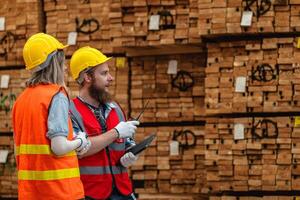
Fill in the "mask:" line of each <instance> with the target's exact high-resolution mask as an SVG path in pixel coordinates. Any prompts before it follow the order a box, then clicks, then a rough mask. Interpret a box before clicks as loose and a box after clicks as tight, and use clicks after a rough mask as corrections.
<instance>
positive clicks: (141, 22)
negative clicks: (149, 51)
mask: <svg viewBox="0 0 300 200" xmlns="http://www.w3.org/2000/svg"><path fill="white" fill-rule="evenodd" d="M121 9H122V15H121V17H122V22H123V23H122V24H120V27H122V39H120V42H121V46H148V45H150V46H156V45H169V44H192V43H199V42H201V39H200V37H199V34H198V30H197V29H198V22H197V20H198V2H197V1H183V2H180V1H176V2H174V1H148V2H146V1H140V0H133V1H130V2H129V1H122V2H121ZM157 16H158V17H159V19H158V20H157V21H156V22H154V21H155V20H153V19H154V18H155V17H157ZM153 24H156V25H154V27H155V28H153V27H152V26H153ZM113 40H115V38H113Z"/></svg>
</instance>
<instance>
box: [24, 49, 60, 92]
mask: <svg viewBox="0 0 300 200" xmlns="http://www.w3.org/2000/svg"><path fill="white" fill-rule="evenodd" d="M48 59H50V62H49V65H47V66H43V67H42V69H41V70H38V71H35V72H33V74H32V76H31V78H30V79H29V80H28V81H27V82H26V86H28V87H33V86H36V85H39V84H51V83H53V84H58V85H62V86H64V85H65V80H64V67H65V65H64V63H65V54H64V52H63V51H57V52H56V53H55V54H54V55H53V56H52V57H50V58H48Z"/></svg>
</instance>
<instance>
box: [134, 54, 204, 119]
mask: <svg viewBox="0 0 300 200" xmlns="http://www.w3.org/2000/svg"><path fill="white" fill-rule="evenodd" d="M170 60H175V61H177V62H178V69H177V71H178V72H179V71H185V72H186V73H178V74H177V75H170V74H168V73H167V71H168V64H169V61H170ZM203 64H204V59H203V57H202V54H194V55H172V56H156V57H154V56H149V57H141V58H134V59H133V60H132V62H131V73H132V75H131V80H130V82H131V90H130V94H131V98H130V99H131V109H132V112H131V113H130V115H131V116H132V117H136V116H137V115H138V114H139V112H140V111H141V109H142V107H143V106H144V105H145V104H146V102H147V101H148V100H149V105H148V108H147V109H146V110H145V112H144V114H143V116H142V121H143V122H158V121H182V120H184V121H193V120H200V119H203V116H204V104H203V101H204V97H203V95H204V87H203V82H204V68H202V66H203ZM192 82H193V85H191V84H190V83H192ZM172 83H173V84H172ZM180 85H181V86H182V87H180ZM180 90H185V91H180Z"/></svg>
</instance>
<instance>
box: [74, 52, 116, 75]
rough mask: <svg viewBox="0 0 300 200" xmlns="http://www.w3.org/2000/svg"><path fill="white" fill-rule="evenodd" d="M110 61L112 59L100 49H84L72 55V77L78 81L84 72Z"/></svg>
mask: <svg viewBox="0 0 300 200" xmlns="http://www.w3.org/2000/svg"><path fill="white" fill-rule="evenodd" d="M110 59H111V57H106V56H105V55H104V54H103V53H101V51H99V50H98V49H95V48H92V47H89V46H86V47H82V48H80V49H78V50H77V51H75V52H74V54H73V55H72V58H71V62H70V71H71V75H72V77H73V79H74V80H76V79H77V78H78V77H79V74H80V72H82V71H83V70H85V69H87V68H89V67H95V66H97V65H100V64H103V63H105V62H106V61H108V60H110Z"/></svg>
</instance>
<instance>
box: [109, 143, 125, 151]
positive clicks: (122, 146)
mask: <svg viewBox="0 0 300 200" xmlns="http://www.w3.org/2000/svg"><path fill="white" fill-rule="evenodd" d="M109 148H111V149H113V150H115V151H124V149H125V142H122V143H116V142H113V143H111V144H110V145H109Z"/></svg>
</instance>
